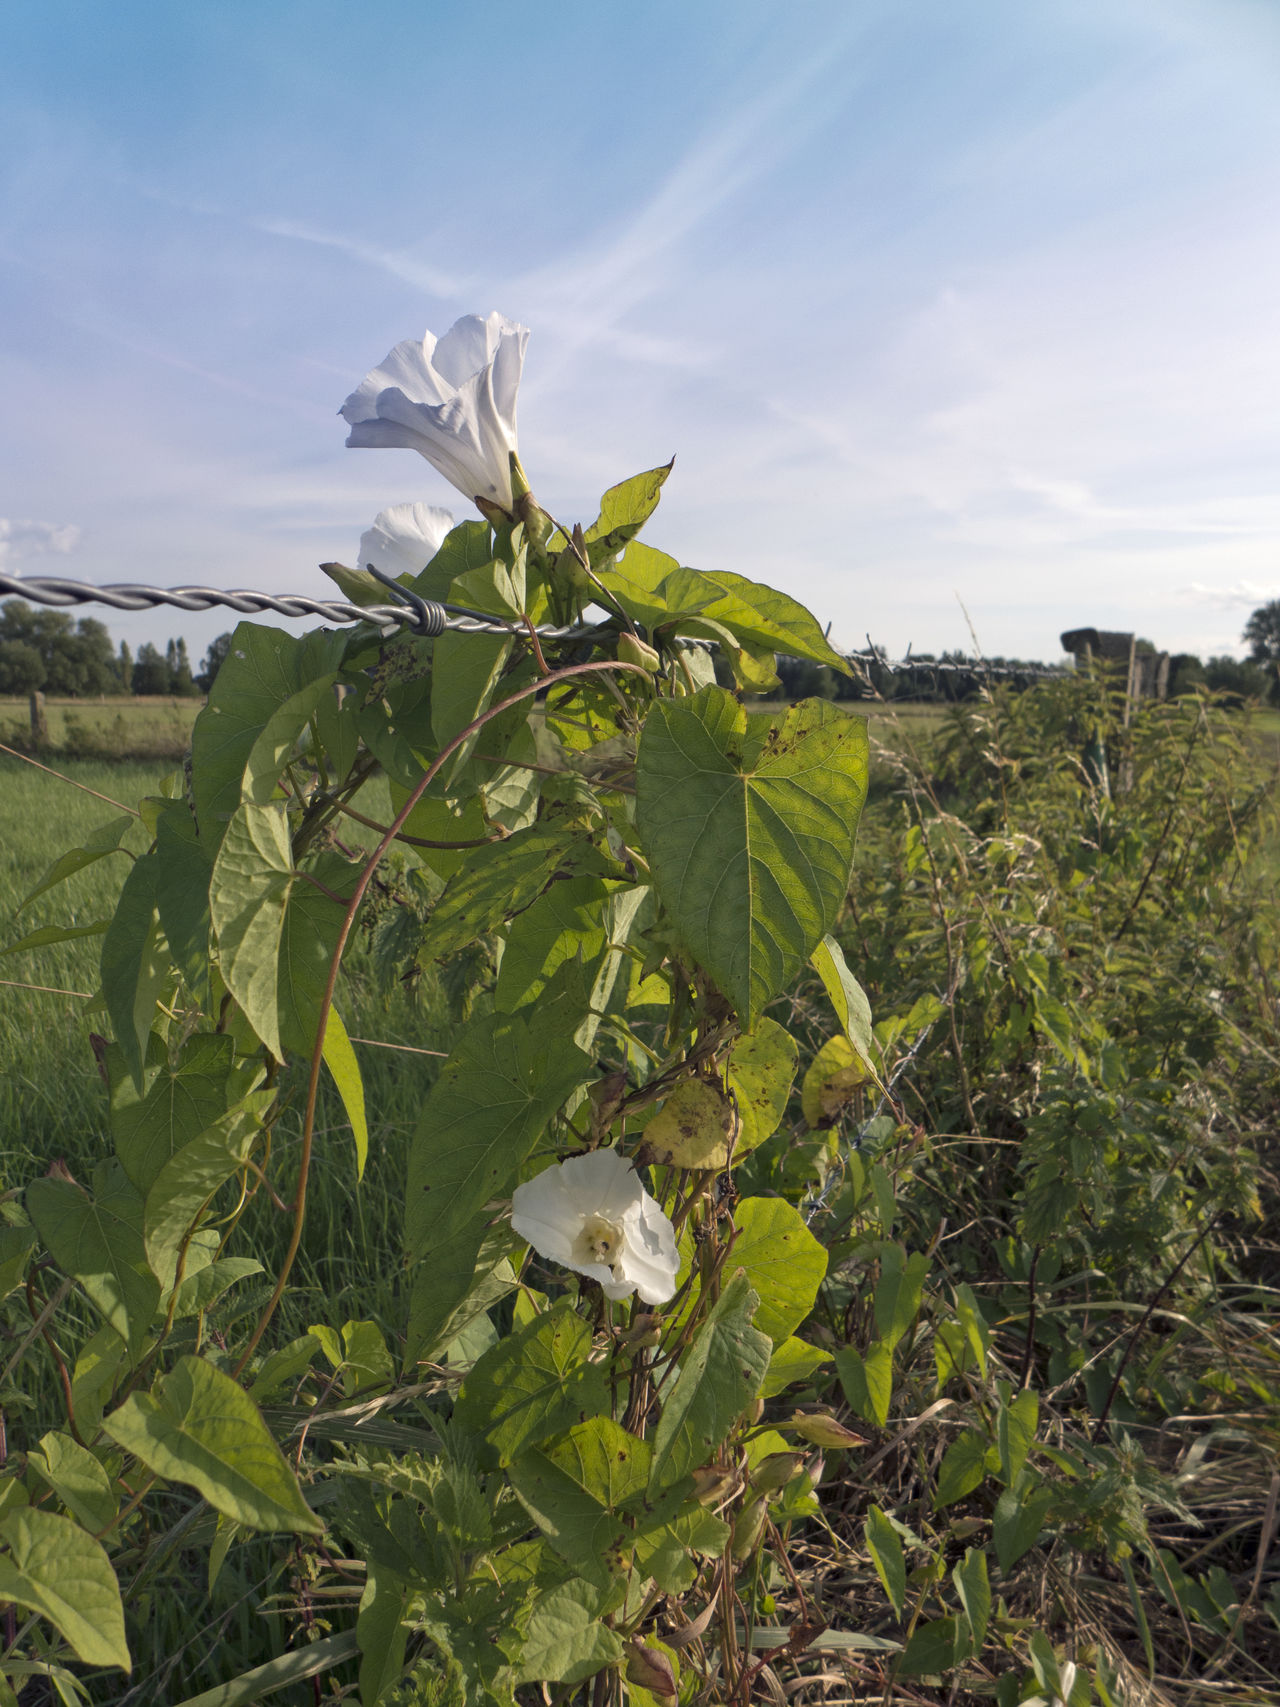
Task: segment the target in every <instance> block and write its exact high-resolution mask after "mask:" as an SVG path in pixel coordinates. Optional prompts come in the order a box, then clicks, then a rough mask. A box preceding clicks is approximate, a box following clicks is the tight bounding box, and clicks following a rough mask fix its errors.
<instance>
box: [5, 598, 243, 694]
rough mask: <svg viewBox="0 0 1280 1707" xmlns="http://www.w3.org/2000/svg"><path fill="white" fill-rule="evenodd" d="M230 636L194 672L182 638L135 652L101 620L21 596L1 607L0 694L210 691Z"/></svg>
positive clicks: (146, 644)
mask: <svg viewBox="0 0 1280 1707" xmlns="http://www.w3.org/2000/svg"><path fill="white" fill-rule="evenodd" d="M230 641H231V636H230V635H229V634H224V635H219V637H218V639H217V640H215V641H214V642H213V644H212V645H211V646H210V648H209V651H208V652H207V653H206V655H205V658H204V662H203V663H202V665H201V667H200V669H199V670H193V669H192V667H191V659H190V656H189V655H188V652H187V643H186V641H185V640H184V639H183V638H182V637H181V636H179V637H178V638H177V639H171V640H169V641H167V642H166V644H165V648H164V651H163V652H162V651H161V650H160V648H159V647H158V646H154V645H152V643H151V642H150V641H149V640H148V641H144V642H143V644H142V645H141V646H139V648H138V651H137V655H136V656H135V655H134V654H133V652H132V651H131V650H130V647H129V643H128V642H127V641H125V640H122V641H121V642H120V645H119V648H118V649H117V648H116V647H115V646H114V644H113V643H112V639H111V635H110V634H109V632H108V631H107V627H106V624H105V623H102V622H99V621H98V620H97V619H96V618H95V617H91V616H86V617H81V618H80V619H79V620H78V621H76V620H74V619H73V618H72V617H70V616H68V615H67V614H66V612H65V611H60V610H38V609H33V608H32V606H31V605H29V604H27V603H26V601H25V600H23V599H6V600H5V602H4V603H3V604H0V695H4V694H29V693H36V692H42V693H47V694H53V695H54V696H56V697H58V698H64V699H98V698H101V697H102V696H103V695H122V694H137V695H147V694H157V695H159V694H163V695H165V696H167V697H175V696H176V697H178V698H192V699H194V698H198V697H199V696H200V695H201V694H203V693H207V692H208V690H209V687H210V684H211V683H212V681H213V678H214V676H215V675H216V674H217V671H218V665H219V664H220V663H221V662H222V659H223V658H224V657H225V656H226V650H227V647H228V646H229V644H230Z"/></svg>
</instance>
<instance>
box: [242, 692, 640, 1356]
mask: <svg viewBox="0 0 1280 1707" xmlns="http://www.w3.org/2000/svg"><path fill="white" fill-rule="evenodd" d="M614 670H622V671H625V672H627V673H629V674H632V675H637V676H643V677H644V678H645V680H646V681H647V680H648V679H649V678H648V671H647V670H645V669H643V668H642V666H641V665H639V664H628V663H625V662H623V661H622V660H621V659H612V658H611V659H607V660H602V661H601V662H599V663H595V664H569V665H566V667H565V668H564V669H561V670H555V671H553V672H552V673H551V675H549V676H541V677H539V679H538V680H537V681H536V682H531V683H529V684H528V686H526V687H523V688H521V689H520V690H519V692H518V693H513V694H510V695H509V696H508V697H507V698H506V699H504V700H501V701H499V703H498V704H497V705H493V706H490V707H489V709H488V710H487V711H483V712H481V714H480V716H479V717H477V718H474V719H473V720H472V722H470V723H468V724H467V726H466V728H465V729H463V730H461V731H460V732H459V733H458V734H457V735H455V736H454V737H453V739H452V740H451V741H449V742H448V743H447V744H446V745H445V746H444V747H442V748H441V749H440V752H439V753H438V754H437V755H436V757H435V758H434V759H433V760H432V762H431V765H430V767H429V768H428V770H427V772H426V774H425V775H424V776H423V778H422V781H421V782H420V783H418V785H417V787H416V788H415V789H414V790H413V792H412V794H410V795H409V797H408V799H407V800H406V801H405V803H404V805H403V806H402V807H401V808H400V810H399V812H398V813H397V814H396V816H395V818H394V819H393V820H392V822H391V823H390V824H389V825H388V827H387V831H386V834H385V835H384V836H383V838H382V840H381V841H380V842H379V843H378V845H377V847H376V848H374V850H373V852H372V853H371V854H370V855H369V858H368V860H367V861H366V862H365V867H364V870H363V871H362V872H361V873H360V878H359V881H358V882H357V883H356V886H355V890H354V891H353V893H352V896H351V899H350V901H348V902H347V910H346V913H345V914H344V915H343V919H342V924H341V925H340V926H339V929H338V943H337V947H336V948H335V949H334V951H333V958H332V959H331V961H330V963H329V976H328V978H327V980H326V981H325V987H324V994H323V996H322V997H321V998H320V1014H319V1019H318V1020H317V1023H316V1041H315V1046H314V1048H313V1049H312V1051H311V1072H310V1076H309V1078H308V1081H307V1102H306V1111H305V1113H304V1115H303V1122H302V1150H301V1155H300V1156H299V1159H298V1188H297V1191H296V1193H295V1195H294V1200H293V1231H292V1233H291V1235H290V1238H289V1248H288V1250H287V1251H286V1252H285V1256H284V1262H283V1263H282V1265H281V1268H280V1274H279V1276H278V1278H277V1280H276V1284H275V1289H274V1291H273V1292H272V1294H271V1297H270V1298H269V1299H268V1300H267V1303H266V1305H265V1307H264V1309H263V1312H262V1314H261V1316H259V1318H258V1323H257V1326H256V1327H255V1328H254V1330H253V1334H252V1336H251V1337H250V1340H249V1343H248V1345H247V1346H246V1347H245V1349H244V1351H243V1352H242V1353H241V1354H240V1358H239V1360H238V1362H237V1363H236V1366H235V1369H234V1370H233V1372H232V1373H233V1374H234V1375H235V1376H237V1377H239V1376H240V1375H241V1374H243V1372H244V1369H245V1365H246V1364H247V1363H248V1361H249V1359H250V1358H251V1357H252V1356H253V1354H254V1352H255V1351H256V1350H257V1348H258V1342H259V1341H260V1340H261V1338H262V1336H263V1334H264V1333H266V1331H267V1325H268V1323H269V1322H270V1321H271V1318H272V1316H274V1315H275V1313H276V1309H277V1308H278V1306H279V1303H280V1300H281V1298H283V1297H284V1289H285V1286H286V1285H287V1284H288V1280H289V1275H290V1273H291V1271H292V1269H293V1265H294V1261H295V1260H296V1258H297V1255H298V1248H299V1246H300V1245H301V1243H302V1226H303V1222H304V1220H305V1219H306V1212H307V1178H308V1175H309V1174H310V1172H311V1152H312V1147H313V1143H314V1138H315V1124H316V1102H317V1099H318V1097H319V1094H320V1065H321V1062H322V1061H323V1059H324V1038H325V1030H326V1028H327V1026H328V1023H329V1010H330V1009H331V1008H332V1006H333V997H334V991H335V990H336V989H337V985H338V972H339V970H340V968H341V966H342V956H343V954H344V953H345V952H346V947H347V939H348V937H349V936H350V935H351V931H352V927H353V926H354V924H355V921H356V915H357V913H358V912H359V911H360V903H361V902H362V901H363V900H364V895H365V891H366V890H367V889H368V887H369V884H370V882H371V881H372V879H373V874H374V872H375V871H376V870H377V869H378V867H379V865H380V864H381V863H382V860H383V858H384V856H385V854H386V852H387V849H388V848H389V847H390V846H391V844H392V842H393V841H394V840H395V839H396V836H397V835H398V834H399V832H400V831H401V829H403V827H404V825H405V823H406V822H407V821H408V818H409V814H410V813H411V812H412V811H413V809H414V807H415V806H416V805H417V804H418V802H419V800H421V799H422V796H423V795H424V794H425V793H426V791H427V790H428V789H429V788H430V787H431V784H432V783H433V782H434V781H435V779H436V777H437V776H438V775H439V774H440V770H441V767H442V766H443V765H444V764H445V762H446V760H448V759H449V758H451V757H452V756H453V754H454V753H456V752H457V751H458V749H459V748H460V747H463V746H465V745H466V743H467V742H468V741H469V740H470V739H471V737H472V736H473V735H474V734H475V733H476V732H477V731H478V730H480V729H483V728H484V726H485V724H486V723H490V722H492V720H493V719H494V718H495V717H499V716H501V714H502V713H503V712H504V711H507V710H509V709H510V707H511V706H513V705H518V704H519V703H520V701H521V700H525V699H532V698H533V696H534V695H535V694H539V693H543V692H545V691H546V689H547V688H549V687H552V686H554V685H555V684H556V683H557V682H562V681H568V680H570V679H571V678H573V677H575V676H590V675H600V674H603V673H605V672H609V671H614Z"/></svg>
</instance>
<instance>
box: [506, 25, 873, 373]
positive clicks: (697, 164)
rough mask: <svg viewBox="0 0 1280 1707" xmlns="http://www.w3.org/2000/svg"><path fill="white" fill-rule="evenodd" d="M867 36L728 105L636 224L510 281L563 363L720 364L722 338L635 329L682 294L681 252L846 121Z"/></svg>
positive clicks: (834, 46) (830, 48) (772, 69)
mask: <svg viewBox="0 0 1280 1707" xmlns="http://www.w3.org/2000/svg"><path fill="white" fill-rule="evenodd" d="M862 29H863V26H862V25H861V23H860V22H858V21H857V20H851V21H849V22H847V23H846V24H845V25H844V26H843V27H841V28H838V29H835V30H833V31H831V32H829V33H828V35H827V37H826V39H824V41H823V45H822V46H821V47H820V48H818V49H816V50H815V51H813V52H810V53H808V54H806V55H805V56H804V57H803V58H802V59H801V60H800V61H799V62H798V63H796V64H795V65H794V66H793V67H792V68H791V69H790V70H783V71H781V72H780V71H779V69H778V67H777V66H772V65H771V66H769V67H767V68H762V70H761V79H762V82H763V85H764V86H763V87H761V88H759V89H758V90H757V91H756V92H755V93H752V94H745V95H738V96H735V97H734V98H733V99H732V100H725V102H724V115H723V116H721V117H720V118H719V120H718V121H717V122H713V123H712V124H711V125H710V126H709V127H708V128H707V129H706V131H705V132H704V133H703V134H702V135H701V136H700V137H698V139H697V140H696V141H695V142H694V143H693V144H692V146H691V147H690V148H689V149H688V150H687V151H686V152H685V154H684V155H683V157H682V158H681V159H680V160H679V162H678V163H677V164H676V166H675V167H674V168H673V169H672V170H671V171H670V172H669V173H668V174H667V176H666V178H665V179H664V180H663V182H662V183H661V184H660V186H659V187H658V189H657V191H656V192H655V193H654V194H653V195H652V196H651V197H650V198H649V199H648V201H647V202H645V203H644V204H642V206H641V207H640V208H639V210H638V211H637V212H636V213H634V214H633V215H632V216H631V217H630V218H628V219H627V220H626V221H625V222H623V223H622V224H621V225H620V226H616V227H614V228H613V229H612V230H610V229H609V228H608V226H607V225H606V226H605V227H604V228H603V229H602V230H600V231H598V232H597V233H595V234H592V235H590V236H588V237H587V238H586V240H584V241H582V242H580V243H579V244H578V245H577V246H576V247H571V249H570V251H569V252H568V253H567V254H565V255H562V256H558V257H557V259H556V260H555V261H554V262H553V263H549V264H546V265H543V266H540V267H537V268H535V269H533V270H532V271H530V272H527V273H525V274H523V275H517V276H515V277H514V278H513V279H512V280H511V281H510V290H511V294H512V297H513V300H514V301H516V302H517V303H519V304H521V305H522V312H524V313H527V314H529V315H530V316H534V315H536V317H537V319H538V322H539V325H540V326H543V327H545V328H546V329H547V330H548V331H549V332H552V333H554V335H555V337H556V340H557V343H558V345H559V349H560V353H561V357H562V359H563V358H564V357H566V356H572V355H573V354H574V353H576V352H578V351H581V350H583V349H585V348H587V347H588V346H601V345H603V346H605V347H607V348H608V349H610V350H612V351H613V352H615V353H616V354H618V355H620V356H622V357H623V358H624V359H626V360H629V361H633V362H637V363H642V364H654V365H656V366H659V367H675V368H680V369H682V370H689V369H698V368H703V367H708V366H710V365H712V364H714V363H715V362H716V361H717V360H718V359H720V358H722V356H723V354H724V348H723V344H722V342H721V340H720V339H717V337H716V335H715V333H714V332H712V333H711V335H710V336H708V337H706V338H699V339H698V340H696V341H695V340H692V339H689V338H680V337H670V336H658V335H654V334H653V333H651V332H649V331H648V330H640V329H637V328H635V327H633V326H631V325H629V324H628V322H629V320H630V318H631V316H632V315H633V314H634V312H635V310H636V309H637V308H638V306H639V305H640V304H641V303H643V302H645V301H647V300H648V299H650V298H652V297H654V296H656V295H658V294H660V293H661V292H662V291H664V290H667V289H670V288H672V286H673V285H676V284H678V282H679V279H680V276H681V273H682V271H683V265H684V262H683V259H682V251H683V250H684V249H685V248H686V247H687V246H688V244H689V243H690V241H691V240H692V239H693V238H694V237H695V236H696V235H697V234H698V233H700V232H701V230H702V229H703V228H704V227H705V226H706V224H707V222H708V221H709V220H710V219H711V218H712V217H713V215H715V214H716V213H717V212H718V211H719V210H720V209H722V208H724V207H725V206H727V204H729V203H730V202H732V201H734V200H737V199H740V198H742V197H743V196H744V195H745V194H746V193H747V192H748V191H749V190H750V188H751V186H752V185H753V184H754V183H755V182H756V181H757V180H758V179H759V178H761V177H762V176H763V175H764V174H766V173H768V172H770V171H772V170H774V169H776V168H777V167H779V166H780V165H782V164H783V163H784V162H785V161H786V160H787V159H788V158H789V157H790V156H792V155H794V154H796V153H798V152H800V151H801V150H803V148H804V147H805V146H806V145H807V144H809V143H810V142H811V141H812V139H813V136H814V133H815V132H816V131H817V130H819V129H821V127H822V126H823V125H825V124H827V123H829V122H831V121H832V120H833V119H834V118H835V117H836V116H837V114H838V113H839V111H840V109H841V107H842V105H843V104H844V102H845V101H846V100H847V98H848V94H849V79H848V76H847V75H846V74H845V73H844V70H843V67H842V62H843V61H844V60H845V59H846V58H847V55H848V53H849V51H850V49H851V47H852V46H853V44H854V43H855V41H856V40H857V39H858V38H859V37H860V36H861V34H862Z"/></svg>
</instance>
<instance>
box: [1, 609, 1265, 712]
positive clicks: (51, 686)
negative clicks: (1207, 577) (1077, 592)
mask: <svg viewBox="0 0 1280 1707" xmlns="http://www.w3.org/2000/svg"><path fill="white" fill-rule="evenodd" d="M1242 638H1243V639H1244V640H1245V641H1246V642H1247V643H1248V645H1249V648H1250V652H1249V656H1248V657H1247V658H1232V657H1230V656H1228V655H1225V654H1224V655H1222V656H1218V657H1211V658H1207V659H1202V658H1200V657H1199V656H1198V655H1197V654H1196V653H1194V652H1177V653H1174V654H1173V655H1172V656H1171V658H1170V660H1169V693H1170V694H1171V695H1176V694H1181V693H1189V692H1192V691H1194V690H1195V689H1197V688H1206V689H1208V690H1209V691H1210V692H1214V693H1225V694H1230V695H1232V696H1234V697H1236V698H1239V699H1241V700H1245V699H1265V700H1268V701H1270V702H1271V703H1272V704H1277V703H1280V599H1272V600H1270V601H1269V602H1268V603H1267V604H1265V605H1261V606H1259V608H1258V609H1257V610H1255V611H1254V612H1253V614H1252V615H1251V616H1250V617H1249V620H1248V621H1247V622H1246V624H1245V627H1244V633H1243V636H1242ZM230 646H231V635H230V633H227V634H220V635H218V636H217V638H216V639H215V640H213V641H211V642H210V644H209V648H208V651H207V652H206V653H205V656H204V659H203V660H202V662H201V665H200V668H199V669H198V670H193V669H192V666H191V660H190V657H189V656H188V652H187V643H186V641H185V640H184V639H183V638H182V637H181V636H179V637H178V638H177V639H175V640H169V641H168V642H167V643H166V645H165V649H164V651H163V652H161V651H160V649H159V648H158V647H157V646H153V645H152V644H151V642H150V641H144V642H143V644H142V645H141V646H140V647H139V648H138V652H137V655H136V657H135V656H134V655H133V653H132V652H131V651H130V649H129V645H128V642H127V641H124V640H122V641H121V642H120V645H119V648H118V650H117V649H116V648H115V647H114V646H113V644H112V640H111V636H110V634H109V633H108V631H107V627H106V624H105V623H102V622H99V621H98V620H97V619H96V618H95V617H81V618H80V619H79V620H78V621H75V620H73V619H72V618H71V617H69V616H68V615H67V614H66V612H65V611H60V610H38V609H33V608H32V607H31V606H30V605H29V604H27V603H26V602H25V601H24V600H22V599H7V600H5V601H4V603H3V604H0V695H14V694H28V693H34V692H37V691H40V692H44V693H48V694H53V695H55V696H59V697H64V698H68V699H80V698H99V697H101V696H102V695H104V694H105V695H114V694H134V695H148V694H157V695H166V696H169V697H175V696H176V697H178V698H194V697H197V696H199V695H200V694H204V693H207V692H208V691H209V688H210V687H211V686H212V684H213V679H214V677H215V676H216V675H217V673H218V669H219V667H220V666H221V664H222V661H223V659H224V658H225V657H226V655H227V652H228V650H229V649H230ZM1138 649H1139V650H1140V651H1144V652H1154V651H1155V650H1157V648H1156V647H1155V645H1154V644H1153V642H1151V641H1149V640H1139V641H1138ZM940 664H941V665H947V666H949V667H948V668H947V669H945V670H939V669H937V668H936V666H937V665H940ZM1061 668H1063V666H1061V665H1049V664H1046V663H1043V662H1042V661H1040V660H1038V659H1028V658H1004V657H999V658H985V659H977V658H974V657H972V656H970V655H968V654H966V653H963V652H954V651H951V652H942V653H939V654H934V653H931V652H917V653H913V654H912V658H911V667H910V668H909V669H902V668H898V669H895V670H889V669H887V668H884V667H882V666H879V665H876V664H872V665H870V666H869V667H868V669H867V671H866V672H865V674H864V675H862V676H860V677H847V676H840V675H838V674H837V673H836V672H835V671H834V670H830V669H828V668H827V667H826V666H825V665H821V664H814V663H809V662H807V661H806V660H804V659H801V658H786V657H780V658H778V659H777V661H776V669H777V674H778V685H777V686H776V687H775V688H774V689H773V690H772V692H771V694H770V695H769V697H770V698H773V699H786V700H797V699H833V700H859V699H867V698H873V697H876V698H882V699H890V700H892V699H904V700H905V699H912V700H938V701H947V700H963V699H969V698H972V697H973V696H974V695H975V694H977V693H978V692H979V691H980V690H981V687H982V684H983V682H984V681H985V680H986V679H987V673H988V671H991V670H994V671H998V672H999V673H1000V676H1001V678H1002V679H1005V680H1008V681H1010V682H1012V683H1013V685H1014V686H1015V687H1016V686H1019V685H1023V686H1025V685H1030V683H1032V682H1033V681H1036V680H1038V679H1040V678H1041V677H1042V676H1043V675H1044V673H1045V672H1046V671H1056V670H1058V669H1061Z"/></svg>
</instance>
